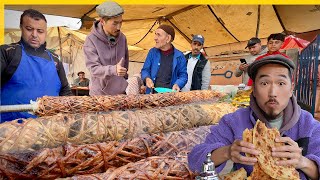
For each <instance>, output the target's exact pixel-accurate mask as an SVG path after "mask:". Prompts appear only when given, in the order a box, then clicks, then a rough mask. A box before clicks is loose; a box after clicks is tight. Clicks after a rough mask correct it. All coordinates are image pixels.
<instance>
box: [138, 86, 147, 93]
mask: <svg viewBox="0 0 320 180" xmlns="http://www.w3.org/2000/svg"><path fill="white" fill-rule="evenodd" d="M146 91H147V87H146V86H143V85H142V86H141V87H140V91H139V92H140V94H145V93H146Z"/></svg>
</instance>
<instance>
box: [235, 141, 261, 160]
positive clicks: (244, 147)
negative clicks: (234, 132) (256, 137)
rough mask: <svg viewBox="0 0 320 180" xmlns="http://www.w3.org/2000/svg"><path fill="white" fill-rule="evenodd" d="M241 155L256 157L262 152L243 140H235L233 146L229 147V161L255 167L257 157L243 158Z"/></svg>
mask: <svg viewBox="0 0 320 180" xmlns="http://www.w3.org/2000/svg"><path fill="white" fill-rule="evenodd" d="M240 153H248V154H252V155H254V156H256V155H258V154H259V153H260V152H259V151H258V150H256V149H255V147H254V145H253V144H251V143H248V142H246V141H242V140H235V141H234V142H233V143H232V145H231V146H229V159H231V160H232V161H233V162H235V163H240V164H246V165H254V164H255V163H256V162H257V161H258V159H257V158H256V157H247V156H243V155H242V154H240Z"/></svg>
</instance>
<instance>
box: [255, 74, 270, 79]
mask: <svg viewBox="0 0 320 180" xmlns="http://www.w3.org/2000/svg"><path fill="white" fill-rule="evenodd" d="M264 77H269V75H266V74H261V75H259V76H258V78H259V79H261V78H264Z"/></svg>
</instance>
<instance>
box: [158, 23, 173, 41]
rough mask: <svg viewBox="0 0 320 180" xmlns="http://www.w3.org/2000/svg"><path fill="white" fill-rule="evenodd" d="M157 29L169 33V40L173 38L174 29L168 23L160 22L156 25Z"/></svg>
mask: <svg viewBox="0 0 320 180" xmlns="http://www.w3.org/2000/svg"><path fill="white" fill-rule="evenodd" d="M158 29H162V30H164V31H165V32H166V33H168V34H170V35H171V41H173V40H174V35H175V33H174V29H173V27H171V26H169V25H166V24H162V25H160V26H159V27H158Z"/></svg>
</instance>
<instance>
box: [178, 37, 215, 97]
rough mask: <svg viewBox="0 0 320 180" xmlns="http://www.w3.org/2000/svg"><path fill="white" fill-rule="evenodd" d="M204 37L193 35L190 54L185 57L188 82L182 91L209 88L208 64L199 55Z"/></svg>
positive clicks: (202, 56) (209, 72)
mask: <svg viewBox="0 0 320 180" xmlns="http://www.w3.org/2000/svg"><path fill="white" fill-rule="evenodd" d="M203 44H204V37H203V36H202V35H200V34H198V35H194V36H193V38H192V42H191V52H190V53H188V54H186V55H185V58H186V59H187V72H188V82H187V84H186V85H185V86H184V87H183V88H182V91H190V90H206V89H208V88H209V84H210V78H211V71H210V62H209V61H208V60H207V59H206V58H205V57H204V55H203V54H202V53H201V49H202V48H203Z"/></svg>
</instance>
